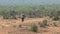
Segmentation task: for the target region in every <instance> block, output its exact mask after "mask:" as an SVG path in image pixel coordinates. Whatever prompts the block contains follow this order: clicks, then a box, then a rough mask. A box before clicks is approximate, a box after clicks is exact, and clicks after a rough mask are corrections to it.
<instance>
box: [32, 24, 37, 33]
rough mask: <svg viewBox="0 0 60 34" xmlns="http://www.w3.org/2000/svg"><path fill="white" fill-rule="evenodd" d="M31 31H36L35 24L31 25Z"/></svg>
mask: <svg viewBox="0 0 60 34" xmlns="http://www.w3.org/2000/svg"><path fill="white" fill-rule="evenodd" d="M31 31H33V32H37V26H36V25H35V24H34V25H32V26H31Z"/></svg>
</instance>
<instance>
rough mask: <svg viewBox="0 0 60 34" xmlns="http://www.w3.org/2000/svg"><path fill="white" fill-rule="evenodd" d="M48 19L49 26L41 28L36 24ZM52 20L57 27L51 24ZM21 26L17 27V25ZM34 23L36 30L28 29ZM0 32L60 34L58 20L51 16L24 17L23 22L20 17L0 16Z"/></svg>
mask: <svg viewBox="0 0 60 34" xmlns="http://www.w3.org/2000/svg"><path fill="white" fill-rule="evenodd" d="M45 19H46V20H48V24H49V26H47V27H46V28H42V27H40V26H38V23H39V22H42V21H43V20H45ZM53 22H56V23H57V25H58V26H57V27H56V26H54V25H53ZM20 24H21V25H22V27H19V25H20ZM33 24H36V25H37V26H38V32H37V33H36V32H32V31H30V30H29V29H30V27H31V25H33ZM0 34H60V20H58V21H53V20H52V19H51V18H48V17H43V18H26V19H25V21H24V22H21V19H17V20H15V19H2V17H0Z"/></svg>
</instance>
